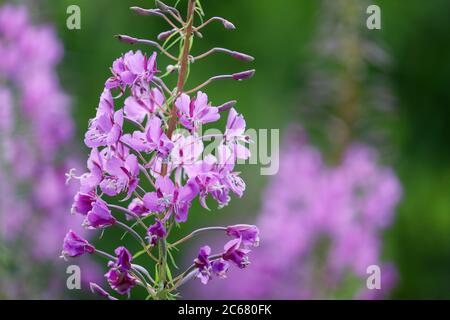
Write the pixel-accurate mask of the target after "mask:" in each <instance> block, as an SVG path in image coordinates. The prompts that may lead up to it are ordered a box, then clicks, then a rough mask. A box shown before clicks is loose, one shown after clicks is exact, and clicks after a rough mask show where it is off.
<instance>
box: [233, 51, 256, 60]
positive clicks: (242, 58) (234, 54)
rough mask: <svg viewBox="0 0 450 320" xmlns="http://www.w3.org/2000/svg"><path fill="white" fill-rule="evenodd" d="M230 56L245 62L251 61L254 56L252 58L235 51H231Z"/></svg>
mask: <svg viewBox="0 0 450 320" xmlns="http://www.w3.org/2000/svg"><path fill="white" fill-rule="evenodd" d="M231 56H232V57H233V58H236V59H239V60H241V61H245V62H252V61H254V60H255V58H253V57H252V56H250V55H248V54H245V53H241V52H237V51H233V52H231Z"/></svg>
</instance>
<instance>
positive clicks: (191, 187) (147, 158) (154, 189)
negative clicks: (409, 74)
mask: <svg viewBox="0 0 450 320" xmlns="http://www.w3.org/2000/svg"><path fill="white" fill-rule="evenodd" d="M157 5H158V9H142V8H137V7H133V8H132V10H133V11H135V12H137V13H139V14H142V15H156V16H162V17H164V18H165V19H166V20H168V21H171V23H172V24H174V23H179V24H181V25H180V27H179V29H178V28H177V29H175V30H174V31H173V33H175V34H176V35H178V38H176V37H175V39H176V40H174V41H175V42H170V43H169V44H167V46H168V47H172V46H173V44H176V43H178V44H179V47H180V48H181V51H180V53H179V55H176V56H178V57H179V58H176V56H175V55H172V54H171V53H169V52H168V51H167V50H166V49H165V46H161V45H159V44H158V43H156V42H153V41H150V40H142V39H136V38H132V37H129V36H124V35H120V36H118V38H119V40H121V41H123V42H126V43H131V44H135V43H141V44H149V45H152V46H156V47H157V48H159V49H160V51H161V52H162V53H163V54H165V55H166V56H167V57H168V58H170V59H173V60H175V62H176V65H175V66H172V65H170V66H169V67H168V68H167V70H168V72H167V73H165V74H162V72H160V71H159V69H158V67H157V53H156V52H154V53H152V54H149V55H147V54H145V53H143V52H142V51H140V50H137V51H129V52H127V53H125V54H123V55H122V56H121V57H119V58H118V59H116V60H115V61H114V62H113V64H112V67H111V73H112V74H111V76H110V77H109V78H108V79H107V80H106V82H105V86H104V90H103V93H102V94H101V97H100V101H99V105H98V108H97V111H96V115H95V117H94V118H93V119H91V120H90V121H89V127H88V130H87V132H86V134H85V139H84V142H85V144H86V146H88V147H89V148H90V149H91V151H90V155H89V159H88V161H87V168H88V171H87V172H86V173H84V174H82V175H80V176H75V173H74V172H73V171H72V172H71V177H72V178H75V179H78V180H79V183H80V190H79V192H78V193H77V195H76V196H75V199H74V204H73V207H72V212H73V213H75V214H77V215H81V216H82V217H83V219H84V220H83V226H85V227H86V228H88V229H105V228H108V227H111V226H117V227H119V228H122V229H124V230H125V231H126V232H127V233H129V234H132V235H133V236H134V237H135V239H136V240H137V241H138V242H139V244H140V245H141V246H142V249H143V254H146V255H147V256H148V257H149V258H150V259H152V260H154V261H155V262H156V267H157V270H158V272H157V279H153V278H152V277H150V276H149V272H147V270H148V268H144V267H142V266H139V265H132V264H131V257H132V256H131V254H130V253H129V251H128V249H126V248H125V247H123V246H121V247H119V248H117V250H116V252H115V253H116V257H115V258H114V257H112V256H110V255H109V254H107V253H105V252H103V251H99V250H98V249H94V250H92V248H93V247H92V246H91V245H90V244H88V243H86V242H85V241H84V240H83V239H79V237H78V236H74V235H73V234H72V233H69V234H68V235H67V237H66V239H65V241H64V250H63V255H64V256H69V257H75V256H79V255H81V254H83V253H92V252H97V253H99V254H101V255H103V256H105V257H108V258H109V259H110V260H114V259H115V262H110V264H109V266H110V268H111V269H110V270H109V271H108V273H107V274H106V275H105V276H106V278H107V280H108V283H109V285H110V286H111V288H112V289H114V290H115V291H116V292H117V293H119V294H129V293H130V289H131V288H132V287H134V286H135V285H140V286H142V287H144V288H145V289H146V290H147V292H148V295H149V297H151V298H171V297H172V296H171V292H175V290H176V289H177V288H178V286H179V285H181V284H182V283H184V282H185V281H186V280H187V279H188V278H190V277H192V276H195V275H196V276H198V277H199V278H200V279H201V280H202V282H203V283H206V282H207V281H208V279H209V277H210V275H211V274H212V273H216V274H218V275H220V276H221V277H224V275H225V272H226V270H227V268H228V267H227V266H228V262H227V261H232V262H234V263H236V264H237V265H239V266H240V267H241V268H243V267H245V266H246V265H247V264H248V257H247V254H248V252H249V251H250V250H249V249H248V248H249V246H253V245H256V244H257V239H258V229H257V228H256V227H254V226H236V227H229V228H228V229H227V228H225V227H212V228H203V229H199V230H196V231H194V232H193V233H191V234H190V235H188V236H187V237H185V238H183V239H181V240H179V241H177V242H175V243H172V244H170V243H169V242H168V240H167V238H168V236H169V234H170V232H171V231H172V229H173V227H174V226H175V227H176V226H179V225H180V224H181V223H184V222H186V221H187V220H188V217H189V211H190V208H191V206H192V203H193V201H194V199H196V198H198V199H199V202H200V204H201V205H202V206H203V207H204V208H206V209H208V204H207V202H210V201H215V202H216V203H217V204H218V207H223V206H226V205H228V203H229V202H230V199H231V194H235V195H236V196H238V197H242V195H243V193H244V191H245V182H244V181H243V180H242V178H241V177H240V176H239V173H238V172H236V171H235V166H236V163H237V160H238V159H246V158H248V157H249V156H250V151H249V150H248V148H247V146H246V145H247V144H248V143H251V141H250V139H249V137H248V136H247V135H246V134H245V129H246V123H245V120H244V117H243V116H242V115H241V114H239V113H238V112H237V111H236V110H235V109H234V104H235V102H233V101H232V102H228V103H225V104H223V105H221V106H214V105H213V104H212V103H211V102H210V101H209V98H208V96H207V94H206V93H204V92H202V91H200V90H201V89H202V88H203V87H204V86H206V85H207V84H209V83H211V82H212V81H215V80H222V79H234V80H243V79H246V78H249V77H251V76H252V75H253V73H254V71H253V70H250V71H245V72H240V73H235V74H232V75H221V76H216V77H213V78H211V79H209V80H208V81H207V82H205V83H204V84H203V85H200V86H198V87H196V88H194V89H192V90H185V89H184V86H185V84H186V81H187V77H188V72H187V70H188V68H189V64H191V63H192V62H193V61H195V60H199V59H201V58H203V57H205V56H206V55H208V54H203V55H200V56H198V57H193V56H191V55H190V50H191V47H190V43H191V41H192V39H193V38H194V36H195V35H197V34H199V32H200V30H201V29H202V28H203V27H204V26H206V25H207V24H208V23H209V22H212V21H215V20H217V19H219V20H220V21H222V22H224V21H226V20H224V19H222V18H217V17H215V18H212V19H210V20H208V21H207V22H205V23H203V24H201V25H200V26H195V25H194V23H195V20H196V16H197V15H198V14H202V13H201V10H199V8H197V5H198V3H197V1H195V0H189V1H188V8H187V12H188V13H187V18H186V19H183V18H182V17H181V15H180V13H179V11H178V10H177V9H176V8H173V7H169V6H167V5H165V4H163V3H161V2H159V1H157ZM172 20H174V21H172ZM226 26H227V27H228V28H230V27H231V24H230V23H228V22H227V24H226ZM223 50H225V51H226V49H223ZM215 51H217V50H214V49H213V50H212V51H211V53H213V52H215ZM219 51H220V50H219ZM226 53H227V52H226ZM231 55H232V56H233V57H235V58H237V59H240V60H244V61H251V60H253V59H252V58H251V57H250V56H248V55H245V54H240V53H237V52H234V51H233V54H231ZM175 71H177V73H178V78H177V86H176V88H174V89H173V90H170V89H169V88H168V86H167V85H166V83H165V79H164V78H165V77H168V76H170V75H171V74H173V73H175ZM163 79H164V80H163ZM225 111H228V119H227V123H226V127H225V131H224V133H223V134H220V135H215V136H213V137H212V136H206V135H202V131H201V129H202V126H204V125H206V124H211V123H214V122H216V121H218V120H219V119H220V118H221V116H222V113H223V112H225ZM211 139H215V141H214V143H216V145H214V147H215V148H210V146H209V145H205V142H206V141H208V140H211ZM211 143H213V142H211ZM211 145H212V144H211ZM212 149H214V152H213V153H210V152H207V151H206V150H212ZM113 197H119V198H121V202H122V203H123V202H125V201H128V202H129V203H128V206H127V207H125V206H118V205H115V204H114V201H113V200H114V199H113ZM114 212H119V213H122V215H121V216H117V215H115V213H114ZM129 221H131V222H133V223H134V224H133V225H132V226H130V225H129V224H127V222H129ZM148 221H150V224H148ZM137 229H139V231H144V232H145V236H142V235H141V234H140V233H139V231H138V230H137ZM142 229H143V230H142ZM208 230H219V231H224V232H226V233H228V234H229V235H231V236H233V237H234V238H235V239H234V240H233V241H230V242H229V243H228V244H227V245H226V246H225V249H224V253H223V254H221V255H220V259H218V260H216V259H215V258H214V257H210V250H209V249H208V247H207V246H205V247H203V248H202V249H201V251H200V254H199V257H198V258H197V259H196V260H195V262H194V264H193V266H191V268H189V269H188V270H187V271H186V272H184V273H182V274H181V275H180V276H178V277H175V278H174V277H172V276H171V273H170V270H169V266H168V259H167V257H168V255H170V251H171V250H172V249H174V248H175V247H176V245H178V244H180V243H182V242H184V240H187V239H189V238H190V237H192V236H193V235H195V234H197V233H199V232H201V231H208ZM74 238H76V239H77V240H76V241H73V239H74ZM155 247H157V248H158V254H157V255H158V257H156V254H155V253H154V250H153V249H154V248H155ZM137 255H138V256H139V255H140V254H139V253H138V254H137ZM135 256H136V255H135ZM212 260H214V261H212ZM94 288H95V289H93V290H94V291H95V292H99V289H98V288H100V287H99V286H98V285H94ZM102 290H103V289H102Z"/></svg>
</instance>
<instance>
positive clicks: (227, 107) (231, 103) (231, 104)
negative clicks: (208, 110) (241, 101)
mask: <svg viewBox="0 0 450 320" xmlns="http://www.w3.org/2000/svg"><path fill="white" fill-rule="evenodd" d="M236 103H237V101H236V100H232V101H228V102H225V103H224V104H223V105H221V106H218V107H217V108H218V109H219V112H223V111H227V110H230V109H231V108H233V107H234V106H235V105H236Z"/></svg>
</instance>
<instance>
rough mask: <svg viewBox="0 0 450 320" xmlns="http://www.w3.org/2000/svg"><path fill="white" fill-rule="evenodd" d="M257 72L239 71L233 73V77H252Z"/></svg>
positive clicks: (243, 78)
mask: <svg viewBox="0 0 450 320" xmlns="http://www.w3.org/2000/svg"><path fill="white" fill-rule="evenodd" d="M254 74H255V70H247V71H243V72H239V73H233V74H232V77H233V79H234V80H238V81H241V80H245V79H250V78H251V77H253V75H254Z"/></svg>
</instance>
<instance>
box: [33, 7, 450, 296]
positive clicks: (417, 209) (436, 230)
mask: <svg viewBox="0 0 450 320" xmlns="http://www.w3.org/2000/svg"><path fill="white" fill-rule="evenodd" d="M168 3H171V2H170V1H168ZM371 3H373V4H378V5H380V6H381V9H382V22H383V25H382V26H383V27H382V30H381V31H373V32H376V33H378V34H377V37H378V38H380V41H383V42H384V46H385V48H386V49H387V51H388V52H389V53H390V54H391V56H392V58H393V61H394V64H393V66H392V68H391V70H390V71H389V74H388V75H387V76H388V78H389V80H390V82H391V83H392V87H391V90H392V92H393V94H394V95H395V96H396V97H397V103H396V106H395V107H396V117H395V120H393V121H389V122H388V123H386V126H387V127H388V128H389V137H390V141H389V144H390V145H391V149H390V150H393V152H394V153H395V155H394V156H393V157H392V159H395V162H394V163H392V165H393V166H394V168H395V169H396V171H397V173H398V175H399V177H400V179H401V181H402V184H403V186H404V199H403V201H402V203H401V205H400V207H399V210H398V214H397V218H396V220H395V223H394V225H393V227H392V228H391V229H390V230H389V231H388V232H387V234H386V237H385V254H386V256H387V257H388V258H389V259H391V260H393V261H394V262H395V264H396V265H397V267H398V269H399V276H400V279H399V283H398V286H397V288H396V289H395V291H394V292H393V294H392V297H393V298H419V299H422V298H450V148H449V146H448V143H449V137H450V129H449V125H448V122H449V120H450V109H449V107H450V89H449V84H450V42H449V41H448V39H449V36H450V19H449V18H448V17H449V16H450V2H449V1H448V0H430V1H423V0H397V1H389V0H384V1H381V0H379V1H376V0H373V1H371ZM72 4H76V5H79V6H80V8H81V13H82V29H81V30H73V31H71V30H68V29H67V28H66V19H67V14H66V8H67V7H68V6H69V5H72ZM152 4H153V1H150V0H58V1H51V0H46V1H36V3H35V4H34V5H35V6H36V8H37V6H39V10H35V13H36V15H38V16H39V17H40V18H41V19H49V20H50V21H53V22H54V23H55V24H56V26H57V30H58V33H59V35H60V37H61V38H62V40H63V42H64V45H65V50H66V54H65V58H64V61H63V63H62V65H61V68H60V74H61V78H62V83H63V86H64V87H65V89H66V90H67V91H68V92H69V93H70V94H71V95H72V96H73V97H74V109H73V112H74V116H75V119H76V121H77V125H78V136H79V138H80V141H81V139H82V137H83V134H84V131H85V129H86V127H87V122H88V119H89V118H90V117H92V116H93V115H94V112H95V107H96V105H97V103H98V99H99V94H100V93H101V91H102V87H103V83H104V81H105V79H106V77H108V68H109V67H110V65H111V62H112V61H113V60H114V59H115V58H116V57H118V56H119V55H120V54H121V53H122V52H124V51H126V50H129V49H130V47H129V46H128V45H125V44H122V43H118V42H117V41H116V40H114V39H113V35H115V34H119V33H124V34H129V35H133V36H138V37H145V38H150V39H154V38H156V35H157V34H158V33H159V32H161V31H164V30H166V29H167V27H166V26H165V25H164V22H163V20H162V19H158V18H156V17H139V16H136V15H135V14H133V13H131V12H130V11H129V10H128V8H129V7H130V6H132V5H138V6H143V7H151V6H152ZM203 4H204V7H205V9H206V14H207V16H213V15H220V16H224V17H226V18H227V19H229V20H230V21H232V22H233V23H234V24H235V25H236V26H237V30H235V31H227V30H224V29H223V28H222V27H221V25H220V24H214V25H212V26H211V27H210V28H209V29H208V31H205V32H204V39H203V40H200V41H197V42H196V43H195V49H194V50H195V52H203V51H205V50H207V49H209V48H211V47H213V46H222V47H227V48H231V49H234V50H238V51H244V52H249V53H250V54H252V55H253V56H255V58H256V61H255V62H254V63H252V64H251V66H250V67H253V66H254V67H255V68H256V69H257V73H256V76H255V77H254V78H253V79H252V80H251V81H247V82H243V83H236V82H221V83H216V84H213V85H211V86H210V87H209V88H208V89H207V90H206V91H207V93H208V95H209V96H210V97H211V99H212V101H213V102H214V103H217V104H220V103H223V102H225V101H228V100H230V99H236V100H238V101H239V104H238V106H237V107H238V108H239V110H240V112H242V113H243V114H244V115H245V116H246V119H247V123H248V125H249V126H250V127H252V128H268V129H269V128H281V129H283V128H285V127H286V125H287V124H288V123H290V122H292V121H302V122H305V121H307V119H300V118H298V116H297V114H298V113H297V112H295V110H296V108H302V106H301V105H300V104H299V96H300V94H301V93H302V90H303V88H304V85H305V74H304V72H305V65H306V63H307V62H308V59H311V56H310V54H311V53H310V51H309V50H308V48H309V46H310V45H311V43H312V41H313V40H314V35H315V32H316V28H317V23H318V19H317V18H318V15H319V12H320V9H321V7H320V4H321V1H317V0H283V1H274V0H226V1H225V0H204V1H203ZM365 20H366V16H361V23H362V24H363V23H365ZM136 48H138V47H136ZM140 48H141V49H144V50H148V48H144V47H140ZM165 62H167V61H164V62H163V63H161V65H165ZM246 68H248V66H246V65H245V64H244V65H243V64H242V63H240V62H236V61H233V60H232V59H230V58H229V57H227V56H224V55H220V54H218V55H216V56H214V58H211V59H207V60H204V61H199V62H197V63H195V64H194V66H193V72H192V73H191V78H190V81H191V82H190V83H191V84H197V83H200V82H202V81H203V80H204V79H206V78H208V77H210V76H212V75H216V74H221V73H230V72H236V71H240V70H243V69H246ZM80 145H81V143H80ZM80 148H81V147H80ZM85 151H87V150H85ZM242 171H243V175H244V178H245V179H246V181H247V192H246V196H245V197H244V198H243V199H239V200H238V199H236V200H234V201H232V204H231V205H230V206H229V207H228V208H226V209H224V210H221V211H219V212H217V211H213V212H205V211H204V210H201V209H200V208H199V207H198V206H196V207H194V208H193V210H192V214H191V216H190V219H191V220H190V221H189V223H188V224H186V225H183V227H182V231H181V232H182V233H185V232H188V231H189V230H191V228H193V227H195V226H205V225H208V224H217V223H218V222H219V221H224V222H228V221H236V220H237V221H239V222H251V221H252V219H253V217H254V215H255V214H256V213H257V212H258V209H259V206H260V197H261V191H262V190H263V188H264V185H265V182H266V180H267V177H262V176H260V175H259V168H258V167H257V166H245V167H244V168H242ZM113 236H117V235H110V234H107V235H106V239H112V238H113ZM102 243H103V244H104V243H105V242H102ZM112 246H113V244H112V243H111V247H110V248H107V246H106V247H105V249H109V250H111V249H112V248H113V247H112Z"/></svg>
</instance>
